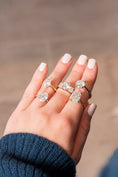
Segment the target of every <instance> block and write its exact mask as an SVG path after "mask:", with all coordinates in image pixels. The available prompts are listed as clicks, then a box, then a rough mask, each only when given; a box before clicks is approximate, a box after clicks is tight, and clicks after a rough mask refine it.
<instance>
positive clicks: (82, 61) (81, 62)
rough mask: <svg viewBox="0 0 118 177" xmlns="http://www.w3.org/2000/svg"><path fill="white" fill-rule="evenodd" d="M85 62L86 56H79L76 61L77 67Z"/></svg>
mask: <svg viewBox="0 0 118 177" xmlns="http://www.w3.org/2000/svg"><path fill="white" fill-rule="evenodd" d="M86 61H87V56H86V55H80V57H79V59H78V64H79V65H84V64H85V63H86Z"/></svg>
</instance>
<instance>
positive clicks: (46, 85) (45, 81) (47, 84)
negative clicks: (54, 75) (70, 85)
mask: <svg viewBox="0 0 118 177" xmlns="http://www.w3.org/2000/svg"><path fill="white" fill-rule="evenodd" d="M51 82H52V80H51V79H50V78H47V79H45V80H44V82H43V86H44V87H45V88H46V87H51V88H52V89H53V90H54V91H55V92H56V91H57V89H56V88H55V87H54V86H53V85H52V84H51Z"/></svg>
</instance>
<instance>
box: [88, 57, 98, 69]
mask: <svg viewBox="0 0 118 177" xmlns="http://www.w3.org/2000/svg"><path fill="white" fill-rule="evenodd" d="M95 63H96V60H95V59H89V61H88V68H89V69H93V68H94V66H95Z"/></svg>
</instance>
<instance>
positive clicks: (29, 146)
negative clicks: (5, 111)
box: [0, 133, 75, 177]
mask: <svg viewBox="0 0 118 177" xmlns="http://www.w3.org/2000/svg"><path fill="white" fill-rule="evenodd" d="M1 172H2V173H3V175H2V176H5V177H8V176H9V177H11V176H14V177H17V176H19V177H21V176H22V177H26V176H28V177H40V176H41V177H43V176H45V177H75V164H74V161H73V160H72V159H71V158H70V156H69V155H68V154H67V153H66V152H65V151H64V150H63V149H62V148H61V147H60V146H58V145H57V144H55V143H53V142H51V141H49V140H47V139H45V138H42V137H39V136H37V135H33V134H28V133H15V134H8V135H6V136H4V137H2V139H1V140H0V174H1ZM15 173H16V176H15ZM0 177H1V176H0Z"/></svg>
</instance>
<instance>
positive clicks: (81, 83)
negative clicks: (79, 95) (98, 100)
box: [76, 80, 86, 88]
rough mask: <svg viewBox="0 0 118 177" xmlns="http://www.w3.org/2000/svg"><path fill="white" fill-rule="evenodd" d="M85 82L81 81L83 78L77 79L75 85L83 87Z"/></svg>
mask: <svg viewBox="0 0 118 177" xmlns="http://www.w3.org/2000/svg"><path fill="white" fill-rule="evenodd" d="M85 84H86V82H85V81H83V80H78V81H77V82H76V87H77V88H84V87H85Z"/></svg>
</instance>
